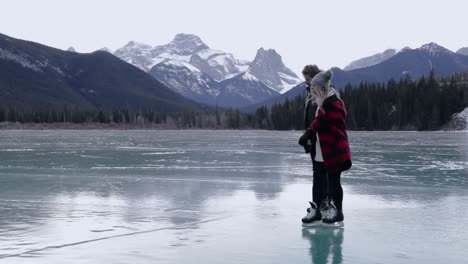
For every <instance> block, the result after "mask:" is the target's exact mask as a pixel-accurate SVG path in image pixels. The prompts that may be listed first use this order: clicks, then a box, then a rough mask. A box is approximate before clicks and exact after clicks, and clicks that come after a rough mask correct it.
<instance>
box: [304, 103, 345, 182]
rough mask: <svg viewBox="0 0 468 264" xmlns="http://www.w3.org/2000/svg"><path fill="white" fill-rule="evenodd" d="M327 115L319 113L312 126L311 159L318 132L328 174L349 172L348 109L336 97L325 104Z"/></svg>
mask: <svg viewBox="0 0 468 264" xmlns="http://www.w3.org/2000/svg"><path fill="white" fill-rule="evenodd" d="M323 109H324V110H325V113H323V112H322V111H319V113H318V115H317V117H316V118H315V119H314V121H313V122H312V124H311V125H310V129H311V130H312V139H311V143H313V144H312V147H311V157H312V159H313V158H314V157H315V143H316V140H317V139H316V132H317V133H318V137H319V140H320V149H321V150H322V156H323V162H324V166H325V169H326V171H327V172H328V173H335V172H339V171H345V170H349V169H350V168H351V166H352V162H351V151H350V149H349V142H348V135H347V133H346V115H347V112H346V108H345V105H344V103H343V102H342V101H341V100H339V99H338V97H337V96H336V95H332V96H330V97H328V98H327V99H325V101H324V102H323Z"/></svg>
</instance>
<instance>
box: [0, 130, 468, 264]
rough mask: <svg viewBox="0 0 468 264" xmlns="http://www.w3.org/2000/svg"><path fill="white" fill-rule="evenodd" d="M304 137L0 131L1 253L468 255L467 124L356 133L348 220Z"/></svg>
mask: <svg viewBox="0 0 468 264" xmlns="http://www.w3.org/2000/svg"><path fill="white" fill-rule="evenodd" d="M299 136H300V132H274V131H0V263H34V264H38V263H39V264H42V263H47V264H49V263H60V264H62V263H193V262H196V263H315V264H316V263H359V264H365V263H450V264H454V263H467V261H468V250H467V248H468V231H467V230H468V229H467V227H466V225H467V223H468V133H466V132H458V133H457V132H350V133H349V137H350V141H351V151H352V154H353V162H354V166H353V168H352V169H351V170H350V171H347V172H344V173H343V176H342V181H343V184H344V192H345V196H344V214H345V227H344V228H343V229H334V228H326V227H319V228H315V229H302V227H301V222H300V220H301V218H302V217H303V216H304V215H305V213H306V211H305V210H306V207H307V201H309V200H311V180H312V166H311V160H310V157H309V156H308V155H307V154H304V153H303V150H302V149H301V148H300V146H299V145H297V139H298V137H299Z"/></svg>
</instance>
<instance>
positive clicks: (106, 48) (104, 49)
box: [99, 47, 114, 54]
mask: <svg viewBox="0 0 468 264" xmlns="http://www.w3.org/2000/svg"><path fill="white" fill-rule="evenodd" d="M99 50H100V51H105V52H108V53H110V54H114V52H113V51H112V50H111V49H109V48H108V47H103V48H101V49H99Z"/></svg>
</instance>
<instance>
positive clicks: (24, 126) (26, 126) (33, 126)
mask: <svg viewBox="0 0 468 264" xmlns="http://www.w3.org/2000/svg"><path fill="white" fill-rule="evenodd" d="M0 130H233V131H236V130H237V131H241V130H244V131H246V130H262V131H298V132H302V130H293V129H291V130H271V129H260V128H237V129H236V128H196V127H191V128H177V127H172V126H167V125H158V124H140V125H137V124H119V123H13V122H0ZM347 131H350V132H388V131H396V132H468V130H456V129H453V130H444V129H439V130H424V131H418V130H403V129H402V130H351V129H348V130H347Z"/></svg>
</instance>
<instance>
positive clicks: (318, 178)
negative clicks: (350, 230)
mask: <svg viewBox="0 0 468 264" xmlns="http://www.w3.org/2000/svg"><path fill="white" fill-rule="evenodd" d="M312 165H313V169H314V174H313V177H314V180H313V185H312V200H313V201H314V203H315V204H316V205H317V206H320V205H321V204H322V201H324V200H325V199H326V197H327V196H328V198H329V199H332V200H333V203H334V204H335V206H336V208H337V209H338V210H343V187H341V180H340V178H341V172H337V173H333V174H327V172H326V171H325V166H324V165H323V162H319V161H315V160H312Z"/></svg>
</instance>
